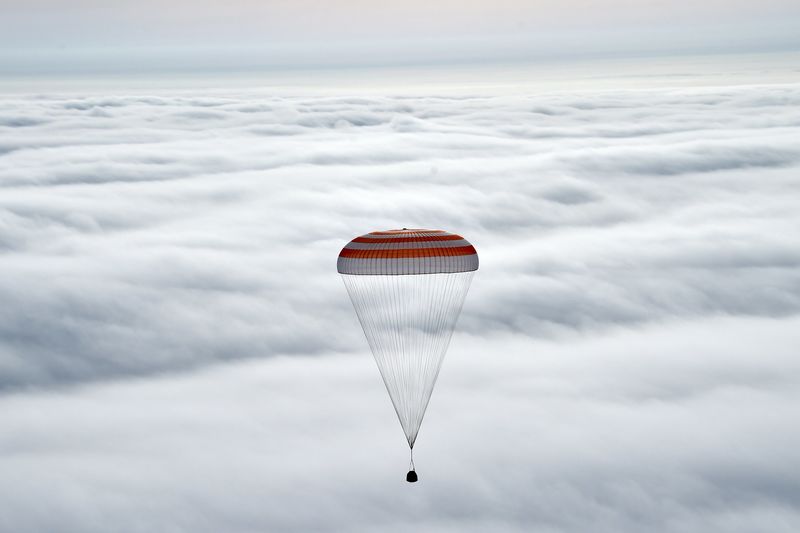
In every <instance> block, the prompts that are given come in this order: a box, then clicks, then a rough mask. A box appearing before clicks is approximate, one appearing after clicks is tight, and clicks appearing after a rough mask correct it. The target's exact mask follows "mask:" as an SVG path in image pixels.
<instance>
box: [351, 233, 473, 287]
mask: <svg viewBox="0 0 800 533" xmlns="http://www.w3.org/2000/svg"><path fill="white" fill-rule="evenodd" d="M337 266H338V269H339V273H340V274H352V275H384V276H392V275H411V274H440V273H454V272H472V271H473V270H478V252H476V251H475V248H474V247H473V246H472V245H471V244H470V243H469V242H468V241H467V240H466V239H465V238H464V237H462V236H460V235H454V234H452V233H448V232H446V231H442V230H427V229H401V230H390V231H373V232H372V233H368V234H366V235H362V236H361V237H356V238H355V239H353V240H352V241H350V242H349V243H347V246H345V247H344V248H343V249H342V251H341V253H339V262H338V265H337Z"/></svg>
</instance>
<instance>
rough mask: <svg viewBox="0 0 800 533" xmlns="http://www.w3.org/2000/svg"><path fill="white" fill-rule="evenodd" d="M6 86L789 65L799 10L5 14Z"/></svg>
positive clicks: (691, 6)
mask: <svg viewBox="0 0 800 533" xmlns="http://www.w3.org/2000/svg"><path fill="white" fill-rule="evenodd" d="M0 10H2V14H3V16H2V17H0V50H3V52H2V53H0V67H2V68H3V70H2V71H0V72H3V71H5V73H6V74H9V73H14V74H19V73H25V74H31V73H36V74H46V73H53V72H60V73H62V74H63V73H69V72H73V73H74V72H92V73H94V72H116V73H131V72H133V73H141V72H143V71H147V72H152V71H163V70H170V71H171V70H184V71H196V70H242V69H250V68H255V67H259V68H281V69H297V68H333V67H342V66H387V65H404V64H420V63H427V64H442V63H444V64H449V63H454V62H461V63H473V62H496V61H520V60H524V61H530V60H538V61H553V60H561V59H564V58H569V57H583V56H623V57H626V56H641V55H652V54H675V53H681V54H685V53H694V54H696V53H720V52H730V51H734V52H752V51H764V50H767V51H773V50H780V51H787V50H796V49H797V48H798V46H800V37H798V35H800V31H798V29H800V24H799V23H798V20H800V4H798V3H797V2H796V1H794V0H759V1H755V0H707V1H705V2H696V1H690V0H672V1H661V0H645V1H639V0H604V1H602V2H597V1H589V0H560V1H558V2H556V1H550V0H546V1H543V0H534V1H530V0H492V1H488V0H473V1H466V2H465V1H454V0H436V1H433V2H431V1H421V0H412V1H408V0H403V1H398V0H389V1H385V2H380V3H376V2H369V1H366V0H363V1H362V0H345V1H343V0H334V1H321V0H293V1H284V0H280V1H275V0H270V1H254V0H231V1H228V2H217V1H209V0H201V1H191V2H190V1H187V0H172V1H170V2H163V1H155V0H136V1H133V0H113V1H103V0H75V1H70V2H63V1H61V0H24V1H22V0H3V2H2V3H0Z"/></svg>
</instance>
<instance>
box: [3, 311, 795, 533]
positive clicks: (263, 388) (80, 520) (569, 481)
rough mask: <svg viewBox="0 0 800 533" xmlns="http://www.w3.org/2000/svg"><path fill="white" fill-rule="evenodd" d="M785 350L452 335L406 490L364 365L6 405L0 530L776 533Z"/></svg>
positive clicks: (238, 367)
mask: <svg viewBox="0 0 800 533" xmlns="http://www.w3.org/2000/svg"><path fill="white" fill-rule="evenodd" d="M798 342H800V321H799V320H798V318H797V317H793V318H786V319H755V318H752V317H738V318H730V317H728V318H706V319H704V320H702V321H699V322H697V321H690V322H673V323H670V324H668V325H663V324H653V325H648V326H645V327H644V328H641V329H627V330H617V331H614V332H608V333H606V334H604V335H600V336H595V337H594V338H591V339H580V338H573V339H571V340H569V341H566V342H565V341H563V340H559V341H548V340H538V341H537V340H531V339H529V338H526V337H524V336H511V335H505V336H503V337H502V338H501V339H486V338H482V337H480V336H475V335H469V334H464V333H461V334H459V335H458V336H456V338H455V339H454V345H453V346H452V349H451V354H450V355H449V356H448V360H447V362H446V363H445V369H444V372H443V374H442V376H441V379H440V383H439V385H438V388H437V391H436V392H435V393H434V396H433V400H432V404H431V408H430V410H429V413H428V417H427V419H426V421H425V423H424V425H423V428H422V433H421V437H420V440H419V443H418V446H417V447H416V450H415V459H416V464H417V469H418V471H419V473H420V476H421V482H420V483H418V484H417V485H415V486H408V485H407V484H406V483H405V481H404V474H405V467H406V464H407V460H408V456H407V453H408V450H407V448H406V447H405V441H404V438H403V435H402V432H401V430H400V427H399V424H398V423H397V421H396V419H395V417H394V412H393V410H392V407H391V404H390V402H389V400H388V398H387V397H386V395H385V391H384V390H383V385H382V383H381V382H380V378H379V377H378V373H377V371H376V369H375V365H374V363H373V361H372V360H371V356H370V355H369V354H368V353H367V352H366V348H364V349H363V350H361V351H360V352H359V353H358V354H333V353H327V354H325V356H324V357H308V356H305V357H277V358H270V359H264V360H258V361H247V362H236V363H232V364H226V365H221V366H215V367H208V368H205V369H203V370H201V371H198V372H192V373H183V374H180V375H171V376H159V377H151V378H148V379H138V380H127V381H125V382H121V383H120V382H107V383H103V384H95V385H90V386H86V387H82V388H78V389H73V390H69V391H64V390H61V391H51V392H47V393H42V392H25V393H15V394H6V395H4V396H3V397H2V398H0V427H2V432H3V438H2V439H0V451H1V452H2V453H0V468H2V470H3V473H4V475H3V476H2V479H0V491H2V493H3V494H4V498H3V499H2V500H0V511H1V512H0V525H2V526H3V529H9V530H14V531H42V530H53V529H58V530H59V531H65V532H71V531H80V532H93V531H106V530H107V529H108V524H110V523H112V524H114V528H115V530H117V531H121V532H129V531H152V530H159V531H164V530H167V531H173V530H174V531H196V532H206V531H209V532H211V531H220V530H225V531H232V532H244V531H309V530H313V531H320V532H324V531H342V530H348V531H376V530H382V531H383V530H388V531H401V530H406V529H408V528H419V529H424V530H426V531H435V532H439V531H441V532H445V531H485V530H487V529H491V530H493V531H509V532H513V531H543V532H551V531H553V532H555V531H558V532H573V531H574V532H582V531H586V530H587V529H592V530H594V531H601V532H619V531H641V530H642V529H646V530H648V531H656V532H662V531H663V532H678V531H725V532H750V531H762V530H769V531H774V532H778V533H783V532H787V533H788V532H791V531H795V530H796V529H797V527H798V526H799V525H800V512H798V509H800V500H798V494H800V490H798V489H800V487H798V480H797V476H796V475H795V472H796V471H797V469H798V467H800V453H798V448H797V446H796V443H797V439H798V437H800V435H799V434H798V430H797V427H796V424H792V423H791V421H792V420H793V418H794V414H795V410H796V409H795V406H796V404H797V402H798V400H800V397H799V395H798V390H800V389H798V387H797V380H796V376H797V372H798V371H800V367H799V365H800V363H799V362H798V359H797V357H796V350H795V349H794V347H795V346H797V344H798ZM755 355H757V356H755ZM42 508H46V509H47V510H48V511H47V512H46V513H43V512H41V509H42Z"/></svg>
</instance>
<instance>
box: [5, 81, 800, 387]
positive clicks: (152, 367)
mask: <svg viewBox="0 0 800 533" xmlns="http://www.w3.org/2000/svg"><path fill="white" fill-rule="evenodd" d="M0 124H2V126H1V127H2V128H3V130H5V133H7V134H6V135H3V136H2V139H3V141H2V142H0V151H2V152H3V155H2V156H0V187H2V194H0V250H2V258H3V264H4V268H3V276H2V277H0V299H2V301H3V302H5V304H6V305H4V306H3V309H2V311H0V333H1V335H0V339H1V340H0V368H2V370H3V372H2V373H0V375H1V376H2V378H0V386H2V387H3V388H15V387H19V386H27V385H37V384H48V383H64V382H76V381H85V380H94V379H98V378H103V377H106V376H123V375H130V374H146V373H151V372H159V371H162V370H172V369H180V368H187V367H191V366H196V365H198V364H203V363H208V362H213V361H219V360H225V359H233V358H246V357H263V356H270V355H276V354H287V353H302V354H309V353H320V352H329V351H332V350H334V351H342V352H345V351H351V350H352V349H353V347H358V348H359V349H360V346H361V345H360V342H361V339H360V337H359V335H360V332H358V331H357V330H356V328H353V327H352V316H351V314H352V313H351V312H350V309H349V308H348V306H349V302H348V301H347V299H346V298H343V297H342V296H343V289H342V287H341V286H340V282H339V280H338V279H337V275H336V273H335V268H334V263H335V257H336V255H337V253H338V250H339V249H340V247H341V246H342V245H343V244H344V243H345V242H346V241H347V240H348V239H349V238H351V237H352V236H354V235H358V234H361V233H363V232H365V231H368V230H371V229H375V228H392V227H404V226H405V227H425V226H430V227H434V226H435V227H441V228H446V229H450V230H454V231H459V232H461V233H463V234H464V235H466V236H467V237H468V238H469V239H470V240H471V241H472V242H473V243H475V245H476V246H477V247H478V250H479V252H480V254H481V259H482V272H481V277H480V278H479V280H478V282H477V283H475V287H474V291H473V294H472V296H473V297H474V300H475V301H476V302H478V305H474V306H469V307H468V308H467V309H466V311H465V316H464V318H463V322H462V324H463V327H464V328H465V329H466V330H469V331H472V332H474V333H475V334H480V335H483V334H486V335H490V334H495V333H502V332H514V333H521V334H524V335H529V336H531V337H540V336H552V335H560V334H566V335H570V334H573V333H575V332H585V331H592V330H602V329H604V328H609V327H615V326H627V325H633V324H644V323H648V322H652V321H661V320H669V319H692V318H699V317H703V316H709V315H740V316H766V317H779V316H788V315H791V314H794V313H796V312H797V311H798V310H800V269H798V266H800V238H798V233H797V231H796V229H797V228H799V227H800V219H799V218H800V216H799V215H798V214H797V209H796V206H797V199H798V189H797V180H796V172H797V165H798V162H800V145H798V143H797V137H798V124H800V89H799V88H798V87H797V86H789V85H783V86H771V87H742V88H723V89H695V90H669V91H617V92H604V93H595V94H580V93H578V94H549V95H540V96H535V97H517V96H508V97H489V96H474V97H459V98H455V97H399V96H398V97H361V98H345V97H341V98H321V97H307V98H288V97H277V96H270V95H265V94H257V93H250V94H217V95H214V96H195V95H191V94H165V95H159V96H142V95H135V96H103V97H94V96H87V97H25V98H19V99H11V98H7V99H5V100H4V101H3V103H2V107H0Z"/></svg>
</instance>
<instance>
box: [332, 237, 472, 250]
mask: <svg viewBox="0 0 800 533" xmlns="http://www.w3.org/2000/svg"><path fill="white" fill-rule="evenodd" d="M469 245H470V244H469V241H467V240H466V239H460V240H457V241H417V242H397V243H391V242H388V243H375V244H373V243H370V242H349V243H347V246H345V248H348V249H350V250H414V249H419V248H458V247H459V246H469Z"/></svg>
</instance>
